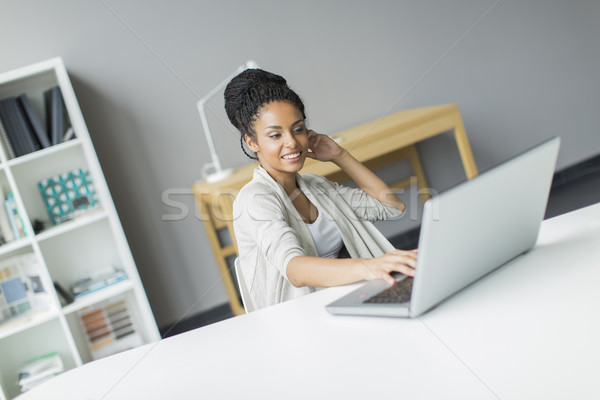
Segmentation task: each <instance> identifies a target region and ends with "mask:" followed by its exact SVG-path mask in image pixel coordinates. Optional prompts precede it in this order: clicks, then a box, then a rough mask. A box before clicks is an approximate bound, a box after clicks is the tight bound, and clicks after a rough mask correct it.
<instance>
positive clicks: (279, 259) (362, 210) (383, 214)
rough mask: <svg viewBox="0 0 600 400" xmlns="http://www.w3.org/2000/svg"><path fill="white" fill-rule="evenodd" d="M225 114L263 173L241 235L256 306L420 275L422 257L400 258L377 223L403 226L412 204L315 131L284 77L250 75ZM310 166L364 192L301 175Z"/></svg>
mask: <svg viewBox="0 0 600 400" xmlns="http://www.w3.org/2000/svg"><path fill="white" fill-rule="evenodd" d="M225 110H226V112H227V116H228V117H229V120H230V121H231V123H232V124H233V125H234V126H235V127H236V128H237V129H238V130H239V131H240V133H241V144H242V150H244V143H245V144H246V145H247V146H248V147H249V148H250V149H251V150H252V151H253V152H254V154H255V157H252V156H251V155H250V154H248V153H247V152H246V150H244V152H245V153H246V155H248V156H249V157H251V158H254V159H258V161H259V163H260V166H258V167H257V168H256V169H255V171H254V176H253V179H252V181H250V182H249V183H248V184H247V185H245V186H244V187H243V188H242V189H241V191H240V192H239V194H238V195H237V197H236V199H235V201H234V205H233V211H234V230H235V236H236V239H237V244H238V250H239V262H240V267H241V269H242V271H243V275H244V280H245V282H246V285H247V287H248V288H249V291H250V294H251V296H252V300H253V302H254V305H255V306H256V307H258V308H260V307H266V306H269V305H272V304H276V303H279V302H282V301H285V300H288V299H291V298H294V297H298V296H301V295H303V294H306V293H309V292H312V291H314V290H316V288H318V287H327V286H336V285H344V284H348V283H352V282H357V281H360V280H366V279H385V280H386V281H388V282H389V283H390V284H393V283H394V278H393V277H392V276H391V275H390V274H391V273H392V272H400V273H403V274H406V275H409V276H412V275H413V274H414V267H415V264H416V257H417V253H416V250H411V251H403V250H397V249H394V247H393V246H392V245H391V244H390V243H389V242H388V241H387V240H386V238H385V237H384V236H383V235H382V234H381V233H380V232H379V231H378V230H377V229H376V228H375V226H374V225H373V224H372V223H371V221H376V220H385V219H397V218H400V217H401V216H402V214H403V212H404V209H405V206H404V203H403V202H402V201H401V200H400V199H398V198H397V197H396V196H395V195H394V194H393V193H392V191H391V190H390V188H389V187H388V186H387V185H386V184H385V183H384V182H383V181H382V180H381V179H379V178H378V177H377V176H376V175H375V174H374V173H373V172H371V171H370V170H369V169H368V168H366V167H365V166H363V165H362V164H361V163H360V162H358V161H357V160H356V159H355V158H354V157H352V155H351V154H350V153H349V152H348V151H347V150H345V149H343V148H342V147H340V146H338V145H337V143H335V142H334V141H333V140H332V139H330V138H329V137H328V136H326V135H321V134H318V133H316V132H314V131H312V130H309V129H308V128H307V126H306V115H305V114H304V104H303V103H302V100H301V99H300V97H299V96H298V95H297V94H296V93H295V92H294V91H292V90H291V89H290V88H289V87H288V85H287V83H286V81H285V79H284V78H282V77H281V76H278V75H275V74H272V73H269V72H266V71H263V70H260V69H249V70H246V71H244V72H242V73H240V74H239V75H238V76H236V77H235V78H233V79H232V80H231V81H230V82H229V84H228V85H227V88H226V89H225ZM306 157H309V158H313V159H315V160H318V161H321V162H333V163H335V164H336V165H337V166H339V167H340V168H341V169H342V170H343V171H344V172H345V173H346V174H348V176H350V178H352V179H353V180H354V181H355V182H356V183H357V184H358V186H360V189H355V188H349V187H345V186H342V185H339V184H337V183H334V182H331V181H329V180H327V179H325V178H323V177H320V176H316V175H312V174H305V175H300V174H299V173H298V172H299V171H300V170H301V169H302V166H303V165H304V161H305V160H306Z"/></svg>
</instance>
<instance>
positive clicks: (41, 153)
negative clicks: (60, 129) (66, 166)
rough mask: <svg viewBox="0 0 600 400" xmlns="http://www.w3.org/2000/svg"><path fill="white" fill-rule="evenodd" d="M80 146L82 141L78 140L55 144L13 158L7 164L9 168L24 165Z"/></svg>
mask: <svg viewBox="0 0 600 400" xmlns="http://www.w3.org/2000/svg"><path fill="white" fill-rule="evenodd" d="M80 145H81V140H80V139H78V138H73V139H71V140H69V141H66V142H63V143H59V144H55V145H53V146H50V147H46V148H45V149H41V150H37V151H34V152H32V153H29V154H25V155H23V156H21V157H17V158H13V159H12V160H8V162H7V163H6V164H7V165H9V166H15V165H20V164H24V163H27V162H30V161H33V160H36V159H38V158H44V157H48V156H51V155H52V154H54V153H57V152H61V151H64V150H67V149H69V148H71V147H77V146H80Z"/></svg>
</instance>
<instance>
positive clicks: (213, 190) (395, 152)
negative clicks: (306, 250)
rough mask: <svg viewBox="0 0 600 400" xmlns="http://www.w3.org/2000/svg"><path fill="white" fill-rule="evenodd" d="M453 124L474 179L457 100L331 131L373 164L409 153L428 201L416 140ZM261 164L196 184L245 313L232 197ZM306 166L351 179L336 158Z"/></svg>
mask: <svg viewBox="0 0 600 400" xmlns="http://www.w3.org/2000/svg"><path fill="white" fill-rule="evenodd" d="M450 130H452V131H454V137H455V140H456V145H457V147H458V151H459V154H460V157H461V160H462V164H463V167H464V170H465V174H466V177H467V179H471V178H473V177H475V176H476V175H477V166H476V165H475V160H474V159H473V154H472V152H471V146H470V144H469V140H468V139H467V133H466V132H465V128H464V125H463V122H462V118H461V116H460V112H459V110H458V106H457V105H456V104H445V105H439V106H431V107H423V108H416V109H411V110H403V111H399V112H396V113H394V114H391V115H388V116H385V117H382V118H380V119H377V120H374V121H371V122H367V123H365V124H362V125H359V126H356V127H354V128H352V129H348V130H345V131H343V132H339V133H337V134H335V135H332V136H333V138H334V139H335V140H336V141H338V143H339V144H340V145H341V146H343V147H344V148H345V149H347V150H349V151H350V153H351V154H352V155H353V156H354V157H355V158H356V159H358V160H359V161H361V162H362V163H364V164H365V165H366V166H367V167H369V168H370V169H372V170H376V169H378V168H381V167H385V166H388V165H391V164H394V163H397V162H399V161H402V160H406V159H408V160H409V161H410V164H411V167H412V170H413V173H414V175H415V177H416V184H417V187H418V188H419V193H420V194H421V196H422V198H423V201H425V200H426V199H427V198H428V194H427V193H428V191H427V188H428V185H427V180H426V178H425V173H424V171H423V166H422V164H421V161H420V159H419V155H418V153H417V148H416V144H417V143H419V142H420V141H423V140H425V139H428V138H431V137H433V136H436V135H439V134H442V133H444V132H447V131H450ZM257 165H258V164H257V163H253V164H250V165H247V166H244V167H241V168H239V169H237V170H235V172H234V173H233V175H231V176H229V177H228V178H227V179H224V180H222V181H220V182H214V183H207V182H204V181H200V182H196V183H195V184H194V185H193V186H192V190H193V192H194V196H195V199H196V203H197V206H198V209H199V212H200V216H201V219H202V221H203V223H204V228H205V229H206V233H207V235H208V238H209V240H210V244H211V246H212V249H213V252H214V254H215V258H216V260H217V265H218V267H219V271H220V273H221V276H222V277H223V283H224V285H225V289H226V291H227V295H228V296H229V303H230V305H231V309H232V311H233V313H234V314H235V315H239V314H243V313H244V308H243V307H242V305H241V302H240V299H239V295H238V292H237V290H236V287H235V284H234V280H233V279H232V273H231V271H232V269H233V261H234V260H235V257H237V248H236V243H235V236H234V234H233V221H232V218H231V214H232V213H231V203H232V202H233V199H234V198H235V195H236V194H237V192H238V191H239V190H240V189H241V188H242V187H243V186H244V185H245V184H246V183H247V182H249V181H250V180H251V179H252V173H253V171H254V169H255V168H256V166H257ZM301 172H302V173H312V174H317V175H321V176H325V177H327V178H328V179H330V180H332V181H336V182H343V181H346V180H348V177H347V176H346V174H344V173H343V172H342V171H341V170H340V168H339V167H338V166H336V165H335V164H333V163H323V162H318V161H315V160H313V159H308V158H307V159H306V162H305V164H304V168H303V169H302V171H301ZM413 182H414V178H410V177H409V178H407V179H404V180H402V181H400V182H396V183H393V184H392V185H390V186H391V187H392V188H395V189H396V188H401V187H407V186H410V185H411V184H412V183H413Z"/></svg>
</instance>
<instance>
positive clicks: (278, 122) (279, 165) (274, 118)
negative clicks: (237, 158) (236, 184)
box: [246, 101, 308, 183]
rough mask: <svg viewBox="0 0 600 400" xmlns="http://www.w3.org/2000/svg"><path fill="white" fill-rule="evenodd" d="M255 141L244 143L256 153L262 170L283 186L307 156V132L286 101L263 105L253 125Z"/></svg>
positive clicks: (298, 113)
mask: <svg viewBox="0 0 600 400" xmlns="http://www.w3.org/2000/svg"><path fill="white" fill-rule="evenodd" d="M254 132H255V136H256V140H252V139H250V140H249V138H248V137H247V136H246V143H248V146H249V147H250V149H252V151H254V152H256V155H257V156H258V160H259V162H260V164H261V165H262V167H263V168H264V169H265V170H266V171H267V172H268V173H269V175H271V177H273V179H275V180H276V181H278V182H280V183H283V181H285V179H286V177H287V178H289V176H290V175H295V173H296V172H298V171H300V170H301V169H302V166H303V165H304V160H305V159H306V154H307V153H308V130H307V129H306V125H305V124H304V118H303V116H302V113H301V112H300V111H299V110H298V109H297V108H296V107H295V106H293V105H292V104H291V103H289V102H287V101H276V102H272V103H269V104H267V105H265V106H264V107H263V108H262V109H261V110H260V112H259V114H258V119H257V120H256V122H255V123H254Z"/></svg>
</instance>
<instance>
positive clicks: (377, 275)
mask: <svg viewBox="0 0 600 400" xmlns="http://www.w3.org/2000/svg"><path fill="white" fill-rule="evenodd" d="M417 254H418V250H417V249H414V250H399V249H396V250H394V251H392V252H390V253H387V254H384V255H382V256H379V257H375V258H363V259H362V261H363V262H362V265H363V268H364V269H363V277H364V279H366V280H371V279H384V280H385V281H386V282H387V283H388V284H389V285H390V286H391V285H393V284H394V283H396V280H395V279H394V277H393V276H391V275H390V274H391V273H392V272H400V273H401V274H404V275H407V276H414V275H415V268H416V266H417Z"/></svg>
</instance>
